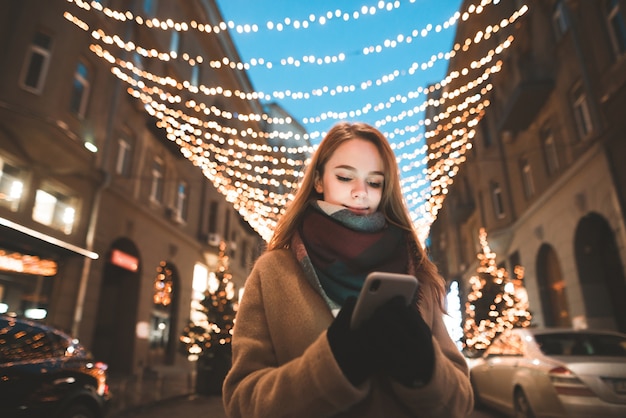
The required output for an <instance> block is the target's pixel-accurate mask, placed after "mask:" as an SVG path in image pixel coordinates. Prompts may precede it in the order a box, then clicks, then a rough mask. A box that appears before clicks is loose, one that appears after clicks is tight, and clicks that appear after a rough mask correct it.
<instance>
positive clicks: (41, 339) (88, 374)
mask: <svg viewBox="0 0 626 418" xmlns="http://www.w3.org/2000/svg"><path fill="white" fill-rule="evenodd" d="M106 369H107V366H106V365H105V364H104V363H99V362H95V361H94V360H93V358H92V356H91V353H90V352H89V351H87V350H86V349H85V347H83V346H82V345H81V344H79V342H78V341H77V340H75V339H72V337H70V336H69V335H67V334H66V333H64V332H61V331H60V330H57V329H55V328H53V327H50V326H46V325H43V324H40V323H38V322H34V321H30V320H26V319H19V318H14V317H11V316H6V315H0V417H3V418H13V417H16V418H17V417H32V418H34V417H42V418H43V417H45V418H102V417H104V416H105V415H106V411H107V407H108V405H109V403H110V394H109V388H108V385H107V373H106Z"/></svg>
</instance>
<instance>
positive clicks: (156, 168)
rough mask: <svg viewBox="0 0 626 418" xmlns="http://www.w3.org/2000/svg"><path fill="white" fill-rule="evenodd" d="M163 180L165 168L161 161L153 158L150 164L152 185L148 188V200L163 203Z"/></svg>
mask: <svg viewBox="0 0 626 418" xmlns="http://www.w3.org/2000/svg"><path fill="white" fill-rule="evenodd" d="M164 179H165V166H164V164H163V160H161V159H160V158H155V159H154V161H153V162H152V184H151V187H150V200H151V201H153V202H158V203H162V202H163V182H164Z"/></svg>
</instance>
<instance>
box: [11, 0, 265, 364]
mask: <svg viewBox="0 0 626 418" xmlns="http://www.w3.org/2000/svg"><path fill="white" fill-rule="evenodd" d="M220 22H222V17H221V15H220V12H219V10H218V8H217V6H216V5H215V3H214V2H213V1H211V0H198V1H184V0H175V1H169V0H168V1H157V0H133V1H121V0H102V1H94V2H83V1H79V0H75V1H66V0H49V1H43V2H42V1H38V0H24V1H19V2H15V1H3V2H0V311H2V312H9V313H15V314H18V315H26V316H30V317H34V318H40V320H42V321H45V322H46V323H49V324H53V325H56V326H58V327H60V328H63V329H66V330H68V331H70V332H72V333H73V334H74V335H75V336H77V337H79V338H80V339H81V341H82V342H83V343H85V345H86V346H87V347H88V348H90V349H91V350H92V351H93V353H94V354H95V356H96V357H97V358H98V359H99V360H102V361H105V362H107V363H108V364H109V367H110V370H111V372H112V373H116V372H119V373H130V374H132V373H137V372H138V371H142V370H144V369H149V368H155V367H159V366H167V365H173V366H176V367H187V365H188V361H187V359H186V357H185V356H184V355H183V354H181V353H179V352H178V348H177V343H178V337H179V335H180V333H181V330H182V329H183V327H184V326H185V325H186V324H187V321H188V320H189V317H190V309H191V308H190V306H191V304H192V302H193V301H194V300H197V299H198V298H200V297H202V292H203V291H204V290H205V289H206V287H207V285H208V283H209V282H210V280H211V277H212V274H211V273H212V272H213V271H214V270H213V269H215V268H216V266H217V257H218V246H219V245H220V244H221V243H224V244H225V245H226V249H227V251H226V253H227V255H228V257H229V268H230V272H231V273H232V276H233V281H234V284H235V286H236V288H237V289H240V288H242V287H243V284H244V281H245V279H246V277H247V274H248V272H249V270H250V268H251V265H252V263H253V261H254V260H255V258H256V257H257V256H258V254H259V253H260V251H261V250H262V249H263V246H264V243H265V242H264V240H263V239H262V235H261V234H260V231H261V229H262V228H263V226H262V225H261V226H259V224H258V223H255V222H254V221H255V218H254V216H255V210H254V208H255V207H253V206H251V205H253V204H256V203H255V201H254V199H253V198H252V197H249V196H248V193H249V192H250V189H249V188H245V187H243V186H241V184H240V183H239V182H238V179H237V178H236V177H239V178H248V177H246V176H248V175H252V174H251V173H253V172H254V169H255V168H256V166H257V165H267V164H270V166H271V162H270V163H267V162H263V160H262V161H261V162H258V163H251V164H250V163H249V164H241V165H237V163H238V162H240V161H244V159H245V156H249V155H251V154H252V152H250V153H247V152H246V150H247V148H246V147H248V146H249V147H250V148H251V149H256V150H258V151H256V152H255V153H256V154H257V155H262V154H263V153H264V152H265V153H270V154H271V152H272V151H271V150H269V151H263V150H264V148H263V147H264V146H265V142H266V139H265V138H266V137H265V136H264V132H265V130H266V129H267V126H266V124H265V122H264V121H263V119H259V118H256V119H254V118H249V119H248V120H246V118H243V117H240V116H241V115H261V114H263V108H262V106H261V104H260V103H259V101H258V99H257V97H256V96H255V95H254V94H253V89H252V86H251V84H250V82H249V80H248V78H247V75H246V73H245V71H242V70H241V69H240V66H239V67H238V66H237V65H226V63H229V64H230V63H239V62H240V61H241V60H240V58H239V56H238V53H237V51H236V48H235V46H234V45H233V43H232V40H231V38H230V37H229V35H228V32H227V31H225V30H223V29H224V28H221V29H222V30H220V25H219V24H220ZM217 32H219V33H217ZM228 92H231V93H230V94H229V93H228ZM233 155H236V156H239V155H244V157H241V160H237V159H236V158H238V157H232V156H233ZM268 155H269V154H268ZM272 155H274V154H272ZM272 158H274V157H272ZM269 159H270V160H271V158H269ZM267 160H268V159H266V160H265V161H267ZM246 161H248V160H246ZM263 187H264V188H263ZM263 187H258V188H257V189H255V192H258V191H259V190H260V191H261V192H259V194H263V193H264V192H268V188H270V187H272V186H271V185H270V186H263Z"/></svg>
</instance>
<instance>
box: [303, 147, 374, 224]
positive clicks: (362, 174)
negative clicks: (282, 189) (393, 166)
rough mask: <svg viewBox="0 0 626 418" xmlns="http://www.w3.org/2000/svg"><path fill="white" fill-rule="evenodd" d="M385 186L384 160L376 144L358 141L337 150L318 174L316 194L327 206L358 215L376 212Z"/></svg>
mask: <svg viewBox="0 0 626 418" xmlns="http://www.w3.org/2000/svg"><path fill="white" fill-rule="evenodd" d="M384 185H385V175H384V164H383V159H382V158H381V156H380V153H379V152H378V149H377V148H376V146H375V145H374V144H372V143H371V142H369V141H366V140H364V139H360V138H355V139H351V140H349V141H346V142H344V143H343V144H341V145H340V146H339V148H337V149H336V150H335V152H334V153H333V155H332V156H331V157H330V159H329V160H328V162H327V163H326V165H325V167H324V175H323V176H322V177H320V174H319V173H316V178H315V191H316V192H318V193H320V194H322V199H323V200H324V201H326V202H328V203H332V204H335V205H340V206H343V207H345V208H347V209H349V210H351V211H352V212H353V213H355V214H357V215H369V214H371V213H374V212H376V210H377V209H378V205H379V203H380V199H381V197H382V193H383V187H384Z"/></svg>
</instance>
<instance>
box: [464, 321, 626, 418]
mask: <svg viewBox="0 0 626 418" xmlns="http://www.w3.org/2000/svg"><path fill="white" fill-rule="evenodd" d="M470 378H471V381H472V386H473V388H474V396H475V398H476V404H477V406H482V405H485V406H488V407H491V408H493V409H497V410H499V411H501V412H504V413H506V414H512V415H513V416H514V417H516V418H542V417H545V418H548V417H550V418H583V417H584V418H608V417H615V418H618V417H619V418H625V417H626V335H625V334H621V333H617V332H611V331H597V330H596V331H594V330H573V329H556V328H554V329H550V328H516V329H512V330H509V331H506V332H504V333H502V334H501V335H500V336H499V337H498V338H496V339H495V340H494V342H493V343H492V344H491V345H490V346H489V348H487V350H486V351H485V352H484V354H483V355H482V357H480V358H479V359H477V360H475V361H473V362H472V366H471V369H470Z"/></svg>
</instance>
